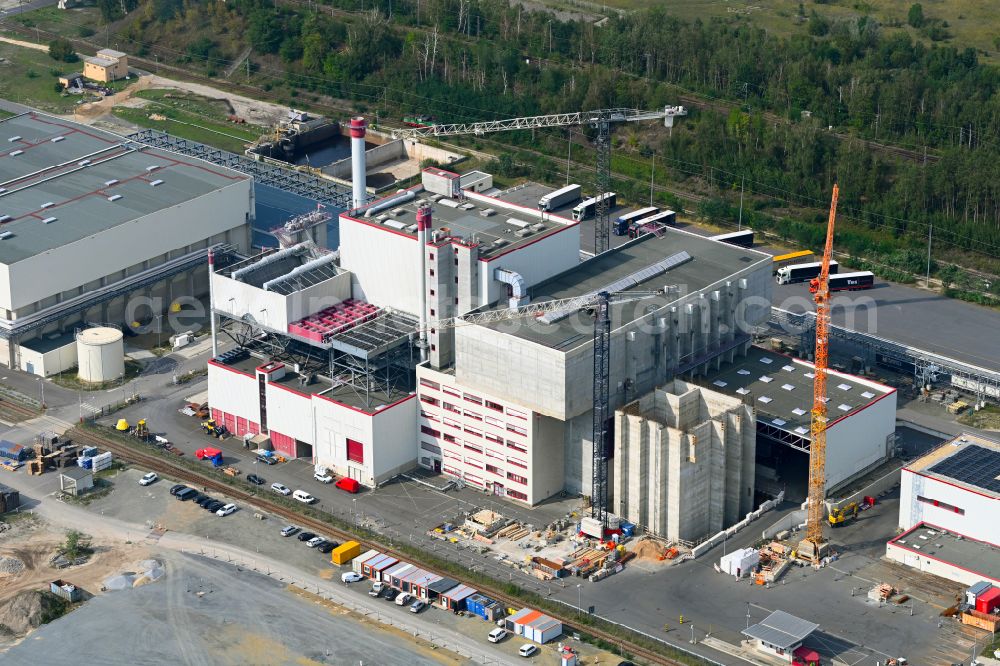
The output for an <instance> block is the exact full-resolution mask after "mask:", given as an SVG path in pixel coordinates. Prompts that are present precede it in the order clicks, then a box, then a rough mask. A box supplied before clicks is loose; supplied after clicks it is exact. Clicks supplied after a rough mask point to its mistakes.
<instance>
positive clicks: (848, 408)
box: [837, 404, 851, 412]
mask: <svg viewBox="0 0 1000 666" xmlns="http://www.w3.org/2000/svg"><path fill="white" fill-rule="evenodd" d="M837 409H839V410H840V411H842V412H849V411H851V406H850V405H844V404H840V405H837Z"/></svg>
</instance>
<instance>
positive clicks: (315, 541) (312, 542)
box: [306, 536, 326, 548]
mask: <svg viewBox="0 0 1000 666" xmlns="http://www.w3.org/2000/svg"><path fill="white" fill-rule="evenodd" d="M324 541H326V539H324V538H323V537H321V536H317V537H313V538H312V539H309V541H306V545H307V546H309V547H310V548H315V547H316V546H318V545H320V544H321V543H323V542H324Z"/></svg>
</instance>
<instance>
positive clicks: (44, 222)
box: [42, 217, 56, 224]
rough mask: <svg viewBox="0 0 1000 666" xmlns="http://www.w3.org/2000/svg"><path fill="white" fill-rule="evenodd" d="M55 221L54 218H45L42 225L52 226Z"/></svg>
mask: <svg viewBox="0 0 1000 666" xmlns="http://www.w3.org/2000/svg"><path fill="white" fill-rule="evenodd" d="M55 221H56V218H54V217H47V218H45V219H44V220H42V224H52V223H53V222H55Z"/></svg>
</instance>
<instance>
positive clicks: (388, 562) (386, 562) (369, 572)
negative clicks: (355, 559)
mask: <svg viewBox="0 0 1000 666" xmlns="http://www.w3.org/2000/svg"><path fill="white" fill-rule="evenodd" d="M398 562H399V560H397V559H396V558H395V557H393V556H392V555H385V554H379V555H376V556H375V557H373V558H371V559H370V560H368V561H367V562H364V563H362V565H361V575H362V576H365V577H366V578H371V579H372V580H374V581H380V580H382V572H384V571H388V570H389V569H390V568H391V567H393V566H395V565H396V564H397V563H398Z"/></svg>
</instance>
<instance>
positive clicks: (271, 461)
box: [257, 456, 278, 465]
mask: <svg viewBox="0 0 1000 666" xmlns="http://www.w3.org/2000/svg"><path fill="white" fill-rule="evenodd" d="M257 462H259V463H264V464H265V465H277V464H278V461H277V460H275V459H274V458H269V457H268V456H257Z"/></svg>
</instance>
